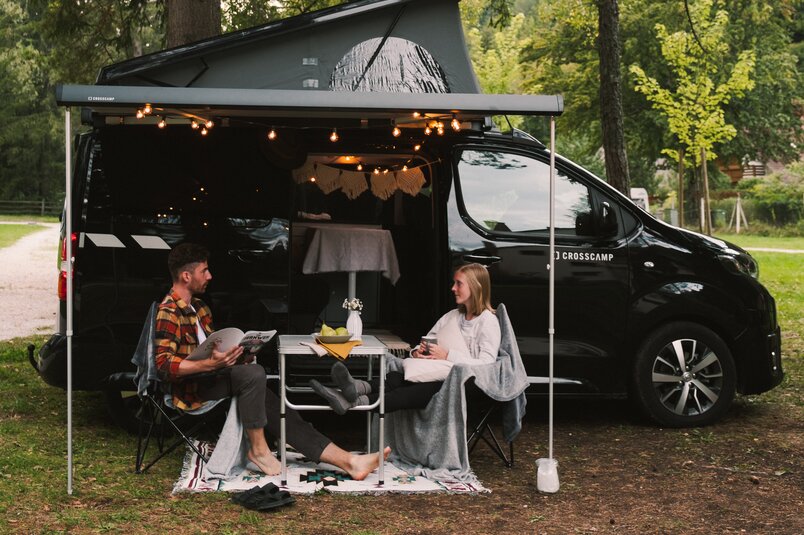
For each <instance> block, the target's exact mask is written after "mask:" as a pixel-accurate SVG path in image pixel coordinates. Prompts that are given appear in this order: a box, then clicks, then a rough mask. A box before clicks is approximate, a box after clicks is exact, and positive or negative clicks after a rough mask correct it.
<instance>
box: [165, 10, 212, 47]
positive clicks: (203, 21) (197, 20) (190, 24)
mask: <svg viewBox="0 0 804 535" xmlns="http://www.w3.org/2000/svg"><path fill="white" fill-rule="evenodd" d="M166 3H167V47H168V48H173V47H175V46H180V45H184V44H187V43H192V42H193V41H198V40H200V39H205V38H207V37H213V36H215V35H220V33H221V0H167V2H166Z"/></svg>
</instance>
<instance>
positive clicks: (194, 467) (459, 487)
mask: <svg viewBox="0 0 804 535" xmlns="http://www.w3.org/2000/svg"><path fill="white" fill-rule="evenodd" d="M196 445H197V446H198V449H199V450H200V451H201V452H202V453H203V454H204V455H206V456H209V454H211V453H212V450H213V449H214V444H211V443H209V442H203V441H197V442H196ZM287 458H288V484H287V486H286V487H282V488H283V490H288V491H290V492H291V493H293V494H313V493H314V492H316V491H319V490H326V491H327V492H342V493H347V494H383V493H386V492H395V493H423V492H450V493H467V494H477V493H482V492H491V491H489V490H488V489H487V488H485V487H483V485H481V484H480V483H479V482H477V483H476V484H471V483H463V482H461V481H457V480H438V481H437V480H432V479H427V478H424V477H421V476H411V475H409V474H408V473H407V472H404V471H403V470H400V469H399V468H397V467H396V466H394V465H393V464H391V463H390V462H386V463H385V484H384V485H382V486H380V485H379V475H378V473H377V471H374V472H373V473H372V474H371V475H369V477H367V478H366V479H364V480H363V481H354V480H353V479H352V478H351V477H349V475H347V474H346V473H345V472H343V471H341V470H340V469H339V468H337V467H335V466H333V465H330V464H326V463H314V462H313V461H311V460H309V459H306V458H305V457H304V456H303V455H301V454H300V453H297V452H295V451H288V453H287ZM269 481H270V482H272V483H274V484H275V485H277V486H279V476H266V475H265V474H263V473H261V472H253V471H251V470H244V471H243V472H241V473H240V475H238V476H236V477H234V478H232V479H230V480H227V481H220V480H211V481H207V480H205V479H204V478H203V476H202V463H201V460H200V458H199V457H198V455H196V453H195V452H194V451H193V450H192V449H190V448H189V447H188V448H187V454H186V455H185V457H184V466H183V467H182V471H181V475H180V476H179V480H178V481H177V482H176V484H175V486H174V487H173V492H174V493H177V492H209V491H224V492H236V491H242V490H246V489H249V488H251V487H254V486H257V485H264V484H266V483H268V482H269Z"/></svg>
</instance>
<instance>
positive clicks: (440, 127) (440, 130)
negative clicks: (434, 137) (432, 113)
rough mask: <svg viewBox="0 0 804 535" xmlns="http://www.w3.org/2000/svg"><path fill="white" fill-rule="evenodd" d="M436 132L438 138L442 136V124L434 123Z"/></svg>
mask: <svg viewBox="0 0 804 535" xmlns="http://www.w3.org/2000/svg"><path fill="white" fill-rule="evenodd" d="M436 132H438V135H439V136H443V135H444V123H442V122H438V123H436Z"/></svg>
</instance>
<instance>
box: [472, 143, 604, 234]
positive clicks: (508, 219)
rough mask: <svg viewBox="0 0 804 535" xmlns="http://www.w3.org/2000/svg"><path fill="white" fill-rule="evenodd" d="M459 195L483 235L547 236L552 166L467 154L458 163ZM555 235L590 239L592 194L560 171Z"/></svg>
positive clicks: (492, 153)
mask: <svg viewBox="0 0 804 535" xmlns="http://www.w3.org/2000/svg"><path fill="white" fill-rule="evenodd" d="M457 171H458V192H459V195H460V199H461V202H462V204H463V206H464V209H465V211H466V215H468V216H469V217H470V218H471V219H472V220H474V222H475V223H476V224H477V225H478V226H479V227H480V230H484V231H488V232H491V233H494V234H502V235H505V234H508V235H522V234H537V235H540V234H546V233H547V232H548V227H549V220H550V212H549V199H550V166H549V165H548V164H547V163H545V162H542V161H539V160H536V159H534V158H531V157H529V156H524V155H522V154H517V153H512V152H500V151H496V150H488V149H466V150H463V151H461V152H460V153H459V155H458V158H457ZM555 197H556V204H555V221H556V234H557V235H562V236H592V235H594V229H593V227H594V225H593V220H592V207H591V203H590V197H589V188H588V187H587V186H585V185H584V184H582V183H580V182H578V181H576V180H573V179H572V178H570V177H568V176H567V175H565V174H563V173H562V172H561V170H560V169H558V168H556V195H555Z"/></svg>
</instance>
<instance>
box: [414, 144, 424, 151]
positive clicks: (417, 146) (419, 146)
mask: <svg viewBox="0 0 804 535" xmlns="http://www.w3.org/2000/svg"><path fill="white" fill-rule="evenodd" d="M420 148H422V146H421V145H413V150H415V151H418V150H419V149H420Z"/></svg>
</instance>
